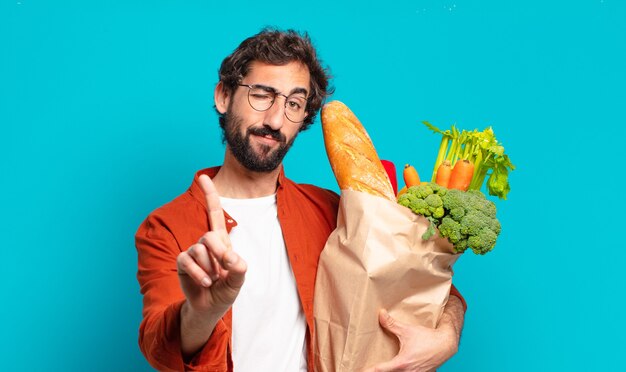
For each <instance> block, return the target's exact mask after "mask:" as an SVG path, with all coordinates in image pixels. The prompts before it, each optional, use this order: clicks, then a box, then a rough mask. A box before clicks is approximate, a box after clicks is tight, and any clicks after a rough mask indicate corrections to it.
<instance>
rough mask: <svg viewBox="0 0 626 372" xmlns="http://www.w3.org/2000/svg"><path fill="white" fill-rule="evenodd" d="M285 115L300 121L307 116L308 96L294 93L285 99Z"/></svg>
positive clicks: (292, 119) (294, 120) (297, 121)
mask: <svg viewBox="0 0 626 372" xmlns="http://www.w3.org/2000/svg"><path fill="white" fill-rule="evenodd" d="M285 115H286V116H287V119H289V120H291V121H293V122H295V123H299V122H301V121H304V118H305V116H306V97H305V96H304V95H303V94H299V93H296V94H292V95H290V96H289V97H287V100H286V101H285Z"/></svg>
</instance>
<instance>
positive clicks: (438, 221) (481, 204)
mask: <svg viewBox="0 0 626 372" xmlns="http://www.w3.org/2000/svg"><path fill="white" fill-rule="evenodd" d="M398 203H399V204H400V205H403V206H405V207H408V208H409V209H411V210H412V211H413V212H414V213H416V214H419V215H422V216H424V217H426V218H427V219H428V220H429V221H430V225H429V227H428V229H427V231H426V232H425V233H424V234H423V235H422V239H424V240H427V239H429V238H430V237H431V236H432V235H434V234H435V233H436V230H435V228H436V229H437V230H439V235H440V236H442V237H444V238H447V239H448V241H450V243H452V244H453V245H454V250H455V251H456V252H457V253H463V252H465V251H466V250H467V249H468V248H470V249H472V251H473V252H474V253H476V254H485V253H487V252H489V251H490V250H492V249H493V247H494V246H495V243H496V239H497V237H498V234H500V230H501V225H500V222H499V221H498V220H497V219H496V207H495V204H494V203H493V202H492V201H490V200H488V199H487V198H486V197H485V195H484V194H483V193H482V192H480V191H477V190H471V191H460V190H452V189H451V190H448V189H446V188H445V187H442V186H439V185H436V184H434V183H424V184H421V185H419V186H413V187H410V188H409V189H408V190H407V192H406V193H405V194H403V195H401V196H400V197H399V198H398Z"/></svg>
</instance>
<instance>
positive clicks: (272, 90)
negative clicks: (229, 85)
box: [237, 83, 310, 124]
mask: <svg viewBox="0 0 626 372" xmlns="http://www.w3.org/2000/svg"><path fill="white" fill-rule="evenodd" d="M237 85H238V86H240V87H246V88H248V104H249V105H250V107H252V109H253V110H255V111H258V112H265V111H267V110H269V109H271V108H272V106H274V103H275V102H276V96H283V97H285V104H284V108H285V110H283V113H284V114H285V117H286V118H287V120H289V121H290V122H292V123H295V124H300V123H303V122H304V120H306V117H307V115H308V113H307V112H306V108H307V106H308V105H309V98H310V97H306V99H305V103H306V106H305V107H304V117H303V118H302V120H300V121H295V120H292V119H291V118H290V117H289V115H287V102H288V100H289V96H287V95H285V94H283V93H280V92H277V91H276V90H275V89H274V88H272V87H269V88H270V89H271V90H267V89H264V90H265V91H266V92H268V93H272V94H273V95H274V97H273V98H272V103H271V104H270V105H269V106H268V107H267V108H266V109H265V110H259V109H257V108H256V107H254V106H253V105H252V102H250V92H251V91H252V89H255V88H257V89H259V88H260V89H263V88H264V87H265V86H262V85H256V84H241V83H239V84H237Z"/></svg>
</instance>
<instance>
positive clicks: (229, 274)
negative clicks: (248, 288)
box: [176, 175, 247, 355]
mask: <svg viewBox="0 0 626 372" xmlns="http://www.w3.org/2000/svg"><path fill="white" fill-rule="evenodd" d="M198 181H199V183H200V187H201V188H202V190H203V192H204V195H205V198H206V202H207V212H208V217H209V225H210V226H209V231H208V232H207V233H206V234H204V235H203V236H202V237H201V238H200V240H199V241H198V243H196V244H194V245H192V246H191V247H189V249H187V250H186V251H184V252H181V253H180V254H179V255H178V258H177V260H176V262H177V267H178V277H179V279H180V284H181V287H182V289H183V292H184V294H185V297H186V298H187V302H186V303H185V304H184V305H183V309H182V310H181V318H182V319H181V341H182V345H181V346H182V349H183V350H182V351H183V354H186V355H189V354H191V353H193V352H195V351H197V349H199V348H200V347H201V346H202V345H204V343H206V341H207V340H208V338H209V336H210V335H211V332H212V331H213V328H214V327H215V324H216V323H217V321H218V320H219V319H220V318H221V317H222V316H224V314H225V313H226V311H228V309H229V308H230V307H231V306H232V304H233V303H234V302H235V299H236V298H237V295H238V294H239V290H240V289H241V287H242V286H243V283H244V280H245V274H246V270H247V265H246V262H245V261H244V260H243V259H242V258H241V257H239V255H238V254H237V253H235V252H234V251H233V250H232V246H231V243H230V237H229V235H228V232H227V231H226V224H225V223H224V212H223V210H222V206H221V204H220V199H219V195H218V193H217V190H216V189H215V185H213V182H212V181H211V179H210V178H209V177H208V176H206V175H201V176H200V177H199V178H198Z"/></svg>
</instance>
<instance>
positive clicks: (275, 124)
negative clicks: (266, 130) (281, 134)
mask: <svg viewBox="0 0 626 372" xmlns="http://www.w3.org/2000/svg"><path fill="white" fill-rule="evenodd" d="M285 100H286V98H285V97H282V96H277V97H276V100H275V101H274V104H273V105H272V107H270V108H269V110H267V111H265V124H266V125H268V126H269V127H270V128H272V129H274V130H278V129H280V128H282V127H283V125H284V123H285V120H286V119H287V118H286V117H285Z"/></svg>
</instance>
